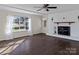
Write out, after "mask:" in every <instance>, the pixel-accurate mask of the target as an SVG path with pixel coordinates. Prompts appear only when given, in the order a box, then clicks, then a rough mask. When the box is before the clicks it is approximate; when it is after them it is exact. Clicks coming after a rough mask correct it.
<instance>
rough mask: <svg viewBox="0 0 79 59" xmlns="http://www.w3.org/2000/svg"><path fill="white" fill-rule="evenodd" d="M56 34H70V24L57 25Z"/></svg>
mask: <svg viewBox="0 0 79 59" xmlns="http://www.w3.org/2000/svg"><path fill="white" fill-rule="evenodd" d="M58 34H60V35H67V36H70V26H58Z"/></svg>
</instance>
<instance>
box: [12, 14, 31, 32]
mask: <svg viewBox="0 0 79 59" xmlns="http://www.w3.org/2000/svg"><path fill="white" fill-rule="evenodd" d="M29 24H30V23H29V18H28V17H21V16H14V20H13V27H12V28H13V32H17V31H26V30H29Z"/></svg>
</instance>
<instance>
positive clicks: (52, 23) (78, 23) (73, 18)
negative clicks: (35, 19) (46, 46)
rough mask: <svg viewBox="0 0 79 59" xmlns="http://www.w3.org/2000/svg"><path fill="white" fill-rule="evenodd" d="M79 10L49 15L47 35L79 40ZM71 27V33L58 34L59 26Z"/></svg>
mask: <svg viewBox="0 0 79 59" xmlns="http://www.w3.org/2000/svg"><path fill="white" fill-rule="evenodd" d="M78 16H79V11H77V10H74V11H70V12H64V13H55V14H54V13H53V14H49V15H48V20H47V33H46V34H47V35H50V36H56V37H61V38H67V39H72V40H77V41H79V18H78ZM59 26H60V27H70V35H61V34H58V27H59Z"/></svg>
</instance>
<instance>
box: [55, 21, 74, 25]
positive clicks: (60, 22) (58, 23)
mask: <svg viewBox="0 0 79 59" xmlns="http://www.w3.org/2000/svg"><path fill="white" fill-rule="evenodd" d="M54 23H57V24H59V23H69V25H70V24H71V23H75V22H54Z"/></svg>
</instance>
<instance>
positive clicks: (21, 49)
mask: <svg viewBox="0 0 79 59" xmlns="http://www.w3.org/2000/svg"><path fill="white" fill-rule="evenodd" d="M18 39H24V41H23V42H22V43H21V44H20V45H19V46H18V47H16V48H15V49H14V50H13V51H12V52H10V53H8V54H9V55H78V54H79V41H73V40H69V39H63V38H57V37H51V36H47V35H44V34H38V35H33V36H28V37H27V36H26V37H22V38H18ZM14 40H15V39H14Z"/></svg>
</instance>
